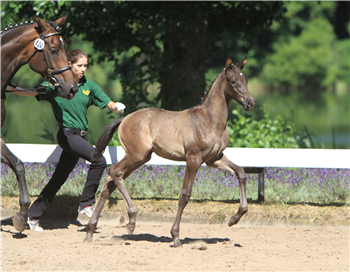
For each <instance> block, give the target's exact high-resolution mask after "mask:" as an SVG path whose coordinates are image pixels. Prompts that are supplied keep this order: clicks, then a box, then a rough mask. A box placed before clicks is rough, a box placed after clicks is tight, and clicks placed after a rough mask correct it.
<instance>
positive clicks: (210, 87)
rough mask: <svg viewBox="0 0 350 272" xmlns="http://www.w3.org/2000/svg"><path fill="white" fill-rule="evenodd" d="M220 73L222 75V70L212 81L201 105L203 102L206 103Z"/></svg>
mask: <svg viewBox="0 0 350 272" xmlns="http://www.w3.org/2000/svg"><path fill="white" fill-rule="evenodd" d="M220 75H221V72H220V73H219V74H218V75H217V76H216V78H215V79H214V80H213V81H212V82H211V85H210V86H209V89H208V91H207V92H205V93H204V96H203V97H202V99H201V100H202V101H201V103H199V105H202V104H203V103H204V101H205V100H206V98H207V97H208V95H209V92H210V90H211V89H212V87H213V85H214V83H215V81H216V80H217V79H218V77H219V76H220Z"/></svg>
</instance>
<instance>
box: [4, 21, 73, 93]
mask: <svg viewBox="0 0 350 272" xmlns="http://www.w3.org/2000/svg"><path fill="white" fill-rule="evenodd" d="M53 27H54V26H53ZM54 28H55V29H56V30H57V32H53V33H49V34H47V35H46V36H43V33H42V32H40V38H38V39H36V40H35V41H34V48H35V50H34V52H33V54H32V55H31V56H30V57H29V59H28V61H27V64H28V63H29V62H30V60H31V59H32V58H33V57H34V56H35V54H36V53H37V52H38V51H39V52H42V53H43V56H44V61H45V64H46V71H47V73H48V76H47V81H48V82H49V84H48V85H46V86H41V87H38V88H21V87H16V86H14V85H12V84H9V85H8V86H9V87H11V88H13V89H12V90H10V89H6V91H5V92H7V93H11V92H29V93H38V94H45V93H46V92H38V91H37V90H42V89H46V88H47V87H49V86H53V87H55V89H56V88H57V87H59V86H60V84H59V83H57V81H56V79H55V78H54V77H53V76H55V75H58V74H61V73H63V72H65V71H67V70H72V67H71V66H67V67H65V68H61V69H58V70H55V71H51V69H50V66H49V63H48V61H47V58H46V54H45V50H44V48H45V41H44V40H45V39H46V38H49V37H51V36H55V35H61V29H60V28H59V27H58V26H56V27H54Z"/></svg>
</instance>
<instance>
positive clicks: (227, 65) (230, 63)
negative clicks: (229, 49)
mask: <svg viewBox="0 0 350 272" xmlns="http://www.w3.org/2000/svg"><path fill="white" fill-rule="evenodd" d="M231 65H232V59H231V58H228V59H227V60H226V66H225V69H226V70H227V69H228V68H229V67H231Z"/></svg>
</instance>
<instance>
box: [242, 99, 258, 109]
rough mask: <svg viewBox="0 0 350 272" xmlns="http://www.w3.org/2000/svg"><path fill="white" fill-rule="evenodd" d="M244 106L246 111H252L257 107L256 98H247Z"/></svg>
mask: <svg viewBox="0 0 350 272" xmlns="http://www.w3.org/2000/svg"><path fill="white" fill-rule="evenodd" d="M243 106H244V109H245V110H246V111H250V110H251V109H253V108H254V106H255V99H254V98H246V99H245V100H244V101H243Z"/></svg>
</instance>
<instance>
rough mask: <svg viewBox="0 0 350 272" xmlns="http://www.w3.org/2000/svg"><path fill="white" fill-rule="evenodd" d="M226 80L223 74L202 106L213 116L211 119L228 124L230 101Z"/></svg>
mask: <svg viewBox="0 0 350 272" xmlns="http://www.w3.org/2000/svg"><path fill="white" fill-rule="evenodd" d="M225 87H226V78H225V74H224V73H221V74H220V75H219V76H218V77H217V78H216V80H215V81H214V83H213V85H212V86H211V88H210V90H209V93H208V94H207V97H206V98H205V100H204V101H203V103H202V104H201V106H202V108H203V110H204V111H206V112H207V114H209V115H210V116H211V119H212V120H213V121H214V122H216V123H218V122H222V123H224V124H226V122H227V117H228V105H229V102H230V101H229V100H228V99H227V97H226V96H225Z"/></svg>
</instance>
